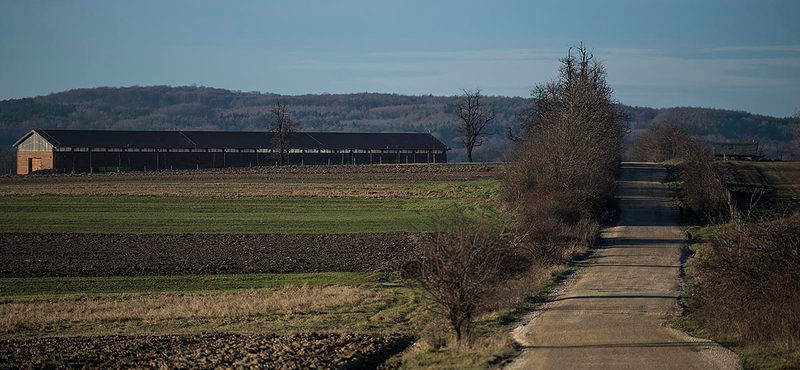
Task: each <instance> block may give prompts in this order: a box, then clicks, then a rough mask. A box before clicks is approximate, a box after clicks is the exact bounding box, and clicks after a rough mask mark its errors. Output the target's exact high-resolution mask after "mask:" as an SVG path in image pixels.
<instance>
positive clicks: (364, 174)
mask: <svg viewBox="0 0 800 370" xmlns="http://www.w3.org/2000/svg"><path fill="white" fill-rule="evenodd" d="M503 171H504V165H502V164H410V165H353V166H351V165H344V166H286V167H250V168H220V169H203V170H180V171H148V172H141V171H140V172H119V173H117V172H109V173H94V174H88V173H78V174H34V175H29V176H0V185H2V184H14V183H37V182H43V183H58V182H79V181H89V182H95V181H131V180H143V181H150V180H208V179H211V180H242V179H281V180H292V179H334V180H335V179H339V180H414V181H426V180H435V181H459V180H480V179H491V178H500V177H502V176H503Z"/></svg>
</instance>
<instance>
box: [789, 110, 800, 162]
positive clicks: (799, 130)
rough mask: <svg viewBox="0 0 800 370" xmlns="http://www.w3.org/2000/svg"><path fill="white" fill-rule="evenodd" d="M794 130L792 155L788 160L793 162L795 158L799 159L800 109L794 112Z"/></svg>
mask: <svg viewBox="0 0 800 370" xmlns="http://www.w3.org/2000/svg"><path fill="white" fill-rule="evenodd" d="M793 118H794V130H792V131H793V132H792V133H793V134H794V151H793V152H794V153H792V155H791V157H790V158H789V160H793V159H794V158H795V157H800V108H798V109H796V110H795V111H794V117H793Z"/></svg>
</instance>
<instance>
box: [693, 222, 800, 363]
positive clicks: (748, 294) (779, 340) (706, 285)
mask: <svg viewBox="0 0 800 370" xmlns="http://www.w3.org/2000/svg"><path fill="white" fill-rule="evenodd" d="M798 266H800V214H795V215H793V216H791V217H787V218H782V219H777V220H773V221H767V222H761V223H751V224H746V225H744V227H743V228H742V229H739V228H735V227H727V228H726V229H725V230H724V231H723V232H722V233H721V235H719V237H718V238H717V239H716V240H714V241H713V242H712V249H711V250H710V251H709V252H708V253H707V254H706V255H705V256H703V258H702V259H700V260H699V263H698V276H697V278H696V279H695V282H696V294H695V299H696V300H697V303H698V304H697V307H698V311H699V313H700V315H701V317H702V319H703V321H704V324H705V326H706V327H707V328H709V329H711V330H712V331H713V332H714V333H715V334H717V335H720V336H725V337H729V338H734V339H738V340H742V341H745V342H747V343H748V344H751V345H756V346H761V347H768V348H774V349H779V350H785V351H793V350H796V349H798V348H800V347H798V345H799V344H800V268H798Z"/></svg>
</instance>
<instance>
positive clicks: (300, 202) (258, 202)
mask: <svg viewBox="0 0 800 370" xmlns="http://www.w3.org/2000/svg"><path fill="white" fill-rule="evenodd" d="M465 201H466V200H458V203H463V202H465ZM455 203H456V200H448V199H405V198H388V199H386V198H376V199H364V198H356V197H348V198H318V197H286V198H273V197H235V198H227V197H225V198H218V197H149V196H142V197H132V196H118V197H111V196H52V195H45V196H35V197H34V196H28V197H19V196H8V197H0V208H2V209H3V212H2V213H0V232H1V233H18V232H23V233H34V232H39V233H142V234H148V233H149V234H174V233H191V234H196V233H215V234H270V233H288V234H310V233H359V232H365V233H374V232H423V231H430V230H431V229H432V228H433V227H434V219H435V214H436V212H437V211H438V210H441V209H444V208H447V207H448V206H451V205H454V204H455Z"/></svg>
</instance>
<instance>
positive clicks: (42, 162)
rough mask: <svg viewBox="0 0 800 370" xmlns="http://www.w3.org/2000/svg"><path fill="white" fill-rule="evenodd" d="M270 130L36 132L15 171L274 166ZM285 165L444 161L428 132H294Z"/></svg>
mask: <svg viewBox="0 0 800 370" xmlns="http://www.w3.org/2000/svg"><path fill="white" fill-rule="evenodd" d="M271 143H272V133H270V132H244V131H94V130H51V129H33V130H31V131H30V132H28V133H27V134H26V135H25V136H23V137H22V138H20V139H19V140H17V142H16V143H14V147H16V148H17V173H18V174H21V175H24V174H28V173H31V172H35V171H42V170H50V171H55V172H106V171H150V170H165V169H172V170H178V169H199V168H220V167H252V166H270V165H275V164H276V163H277V161H278V157H277V156H278V150H276V149H273V148H272V145H271ZM289 144H290V145H289V148H288V149H289V150H288V152H289V153H288V161H289V162H288V164H290V165H333V164H390V163H447V151H448V150H449V148H448V147H447V146H446V145H444V144H443V143H442V142H441V141H439V140H438V139H436V138H435V137H433V136H432V135H431V134H427V133H352V132H295V133H293V134H292V135H291V137H290V140H289Z"/></svg>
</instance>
